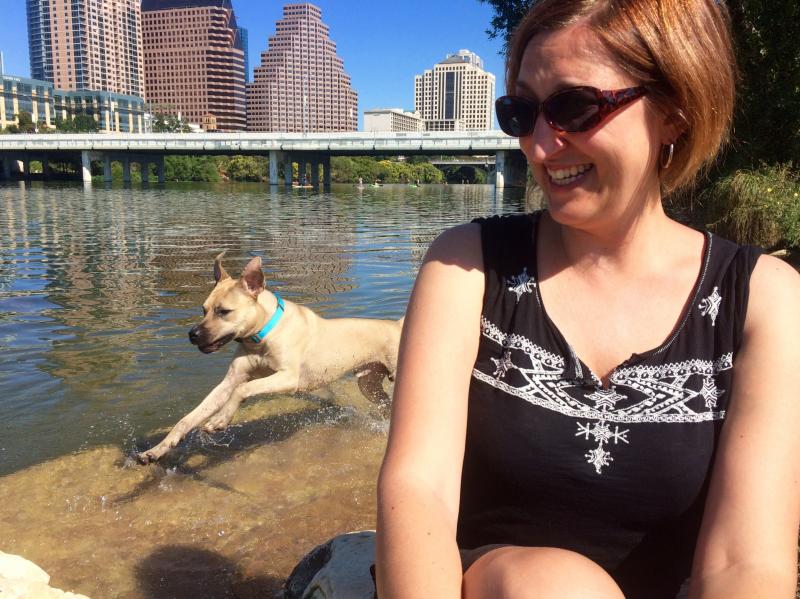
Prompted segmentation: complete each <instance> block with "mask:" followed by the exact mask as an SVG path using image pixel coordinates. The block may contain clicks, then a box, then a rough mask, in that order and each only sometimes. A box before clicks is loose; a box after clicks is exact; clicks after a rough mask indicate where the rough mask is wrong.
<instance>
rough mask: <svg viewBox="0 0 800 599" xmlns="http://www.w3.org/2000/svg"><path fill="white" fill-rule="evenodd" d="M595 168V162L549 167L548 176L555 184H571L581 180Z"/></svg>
mask: <svg viewBox="0 0 800 599" xmlns="http://www.w3.org/2000/svg"><path fill="white" fill-rule="evenodd" d="M593 168H594V165H593V164H580V165H574V166H570V167H566V168H560V169H550V168H548V169H547V176H548V177H549V179H550V183H551V184H553V185H569V184H571V183H575V182H576V181H580V180H581V179H583V177H585V176H586V173H588V172H590V171H591V170H592V169H593Z"/></svg>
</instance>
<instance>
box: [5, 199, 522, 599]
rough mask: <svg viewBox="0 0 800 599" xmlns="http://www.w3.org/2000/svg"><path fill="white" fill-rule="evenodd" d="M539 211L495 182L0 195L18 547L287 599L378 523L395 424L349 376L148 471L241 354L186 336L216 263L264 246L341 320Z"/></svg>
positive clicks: (139, 593)
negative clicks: (442, 252)
mask: <svg viewBox="0 0 800 599" xmlns="http://www.w3.org/2000/svg"><path fill="white" fill-rule="evenodd" d="M521 209H522V197H521V192H519V191H516V190H507V191H506V192H505V193H503V192H501V193H500V194H499V195H496V194H495V191H494V189H493V188H492V187H489V186H427V187H426V186H423V187H420V188H408V187H405V186H385V187H383V188H380V189H372V188H370V189H365V190H361V191H359V190H356V189H354V188H353V187H351V186H341V187H336V186H335V187H334V189H333V191H332V193H330V194H314V193H310V192H304V191H283V190H280V191H274V192H270V191H269V190H268V188H265V187H263V186H261V185H237V186H233V185H224V186H200V185H186V186H180V185H174V186H167V187H166V188H150V189H146V190H143V189H141V188H134V189H122V188H111V189H104V188H102V187H101V188H98V187H95V188H94V189H85V188H83V187H82V186H52V185H44V184H36V183H34V184H27V185H26V184H22V183H19V184H16V183H14V184H7V185H0V418H2V422H3V426H2V427H0V551H4V552H7V553H14V554H19V555H22V556H24V557H26V558H28V559H30V560H32V561H34V562H36V563H38V564H39V565H41V566H42V567H43V568H44V569H45V570H46V571H47V572H48V573H50V575H51V577H52V578H51V584H52V585H53V586H56V587H59V588H63V589H66V590H73V591H76V592H80V593H83V594H86V595H89V596H90V597H92V598H93V599H98V598H101V597H125V598H156V597H158V598H161V597H200V596H202V597H210V598H215V597H264V596H267V597H269V596H272V595H273V594H274V593H275V592H277V591H278V590H279V589H280V586H281V583H282V581H283V579H284V578H285V577H286V576H287V575H288V573H289V572H290V570H291V568H292V567H293V566H294V564H295V563H296V562H297V560H298V559H299V558H300V557H302V555H304V554H305V553H306V552H307V551H309V550H310V549H311V548H312V547H314V546H315V545H317V544H318V543H320V542H323V541H325V540H327V539H328V538H329V537H331V536H334V535H335V534H338V533H341V532H344V531H347V530H355V529H362V528H372V527H374V517H375V507H374V481H375V476H376V473H377V468H378V465H379V462H380V459H381V456H382V453H383V449H384V445H385V441H386V429H387V422H386V421H385V420H383V419H381V417H380V415H379V414H378V413H376V412H375V410H374V409H373V408H372V406H371V405H370V404H369V403H368V402H366V400H364V399H363V398H362V397H361V395H360V394H359V393H358V390H357V387H356V384H355V382H354V380H353V379H352V378H345V379H342V380H341V381H337V382H336V383H334V384H333V385H331V386H330V387H329V388H326V389H323V390H321V391H320V392H317V393H315V394H314V395H313V396H311V395H303V396H295V397H278V398H272V399H258V400H256V401H253V402H251V403H249V404H247V405H245V406H244V407H243V409H242V410H241V411H240V413H239V414H238V416H237V418H236V419H235V420H234V425H233V426H232V427H230V428H229V429H228V430H227V431H225V432H223V433H219V434H217V435H213V436H209V435H200V434H193V435H191V436H190V437H189V439H188V440H187V442H185V443H184V444H183V445H182V446H180V447H179V448H178V450H177V451H175V452H174V453H172V454H170V455H169V456H168V458H166V459H165V460H164V464H163V465H158V466H148V467H140V466H137V465H134V464H132V463H131V462H130V460H129V459H127V457H126V456H127V455H129V454H130V452H131V451H132V450H133V449H134V448H136V447H138V448H144V447H147V446H149V445H151V444H153V443H154V442H156V441H157V440H159V439H160V437H161V436H162V435H163V434H164V433H165V432H166V430H167V429H168V428H169V427H170V426H171V425H172V424H174V423H175V422H176V421H177V420H178V419H179V418H180V417H181V416H182V415H183V414H185V413H186V412H188V411H189V410H190V409H191V408H192V407H193V406H194V405H195V404H196V403H197V402H199V401H200V400H201V399H202V397H203V396H204V395H205V394H206V393H207V392H208V391H209V390H210V389H211V388H212V387H213V385H214V384H215V383H216V382H217V381H218V380H219V379H220V378H221V377H222V375H223V374H224V372H225V369H226V367H227V364H228V361H229V360H230V357H231V355H232V353H233V348H230V347H226V348H223V350H221V351H220V352H218V353H216V354H212V355H209V356H205V355H202V354H200V353H199V352H198V351H197V350H196V349H195V348H194V347H193V346H191V345H190V344H189V343H188V340H187V338H186V332H187V331H188V329H189V328H190V327H191V326H192V324H194V323H195V322H196V321H197V320H199V315H200V304H201V303H202V301H203V299H204V298H205V296H206V295H207V294H208V292H209V291H210V289H211V287H212V282H213V278H212V261H213V256H214V255H215V254H216V253H218V252H219V251H221V250H223V249H226V250H227V256H226V266H227V268H228V270H229V271H230V272H231V274H234V273H235V272H238V269H240V268H241V267H242V266H243V265H244V263H245V262H246V260H247V259H248V258H249V257H250V256H252V255H260V256H261V257H262V259H263V262H264V270H265V273H266V276H267V281H268V285H269V286H270V287H271V288H272V289H275V290H278V291H280V292H281V294H282V295H283V296H284V297H286V298H287V299H289V300H291V301H295V302H298V303H302V304H305V305H307V306H309V307H311V308H313V309H314V310H316V311H317V312H318V313H319V314H321V315H322V316H327V317H335V316H369V317H380V318H398V317H400V316H401V315H402V314H403V312H404V310H405V305H406V302H407V300H408V294H409V292H410V289H411V285H412V283H413V277H414V275H415V273H416V269H417V268H418V266H419V262H420V260H421V258H422V256H423V254H424V252H425V249H426V248H427V246H428V244H429V243H430V242H431V240H432V239H433V238H434V237H435V236H436V235H437V234H438V233H439V232H441V231H442V230H443V229H444V228H446V227H448V226H451V225H453V224H457V223H461V222H465V221H468V220H469V219H471V218H473V217H475V216H479V215H485V214H491V213H498V212H518V211H520V210H521Z"/></svg>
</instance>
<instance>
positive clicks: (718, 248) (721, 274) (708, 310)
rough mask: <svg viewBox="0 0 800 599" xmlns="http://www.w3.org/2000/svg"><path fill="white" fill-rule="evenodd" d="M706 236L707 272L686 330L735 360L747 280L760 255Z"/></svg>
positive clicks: (695, 337) (739, 340)
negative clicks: (724, 351) (726, 349)
mask: <svg viewBox="0 0 800 599" xmlns="http://www.w3.org/2000/svg"><path fill="white" fill-rule="evenodd" d="M708 235H709V243H710V244H711V251H710V256H709V261H708V265H707V272H706V273H705V276H704V277H703V281H702V284H701V288H700V290H699V292H698V294H697V297H696V300H695V303H694V305H693V306H692V307H691V313H690V320H691V321H690V323H688V324H689V327H688V328H689V329H690V330H691V331H692V335H691V336H692V338H694V339H701V338H706V339H709V338H711V339H714V341H715V343H714V344H715V346H716V347H717V348H723V347H724V348H728V349H729V351H731V353H732V356H735V355H736V353H737V351H738V349H739V346H740V345H741V342H742V335H743V331H744V321H745V317H746V316H747V304H748V298H749V295H750V276H751V275H752V273H753V268H755V264H756V262H757V261H758V257H759V256H760V255H761V254H762V253H763V251H762V250H761V249H759V248H757V247H753V246H748V245H743V246H740V245H737V244H736V243H733V242H731V241H728V240H727V239H723V238H721V237H718V236H716V235H714V234H710V233H709V234H708Z"/></svg>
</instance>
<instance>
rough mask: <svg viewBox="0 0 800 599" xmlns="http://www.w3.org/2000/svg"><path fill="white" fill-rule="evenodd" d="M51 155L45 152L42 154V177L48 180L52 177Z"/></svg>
mask: <svg viewBox="0 0 800 599" xmlns="http://www.w3.org/2000/svg"><path fill="white" fill-rule="evenodd" d="M50 174H51V173H50V157H49V156H48V155H47V154H45V155H44V156H42V179H44V180H45V181H47V180H48V179H50Z"/></svg>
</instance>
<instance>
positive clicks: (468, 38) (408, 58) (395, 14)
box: [0, 0, 504, 125]
mask: <svg viewBox="0 0 800 599" xmlns="http://www.w3.org/2000/svg"><path fill="white" fill-rule="evenodd" d="M314 4H316V5H317V6H319V7H320V8H321V9H322V20H323V21H324V22H325V23H327V24H328V26H329V27H330V31H331V39H333V41H334V42H336V44H337V51H338V54H339V56H340V57H341V58H342V60H344V66H345V70H346V71H347V73H348V74H349V75H350V77H351V78H352V80H353V87H354V88H355V89H356V91H357V92H358V108H359V125H360V123H361V120H362V118H361V113H362V112H363V111H364V110H365V109H370V108H404V109H406V110H409V109H413V107H414V75H415V74H420V73H422V71H423V70H424V69H429V68H432V67H433V65H434V64H435V63H437V62H439V61H440V60H441V59H443V58H444V57H445V56H446V55H447V54H450V53H452V52H457V51H458V50H460V49H463V48H466V49H468V50H471V51H473V52H475V53H476V54H478V55H479V56H480V57H481V58H483V60H484V66H485V67H486V69H487V70H488V71H489V72H491V73H493V74H494V75H495V77H496V78H497V86H496V95H497V96H500V95H502V94H503V89H504V85H503V58H502V56H501V55H500V54H499V52H500V50H501V48H502V42H501V41H500V40H490V39H489V36H488V35H486V29H487V28H488V27H489V23H490V21H491V19H492V11H491V8H490V7H489V6H488V5H486V4H481V3H480V2H478V0H405V1H403V2H397V1H393V2H385V1H383V0H360V1H357V0H317V1H316V2H314ZM0 5H2V9H3V10H2V14H3V21H2V24H0V51H2V52H3V54H4V57H5V70H6V73H8V74H12V75H19V76H23V77H25V76H29V75H30V66H29V64H28V35H27V24H26V22H25V0H0ZM283 5H284V2H282V1H281V2H278V1H275V0H233V6H234V10H235V11H236V18H237V20H238V22H239V25H240V26H241V27H246V28H247V29H248V30H249V42H250V52H249V54H250V68H251V70H252V69H253V68H254V67H255V66H257V65H258V64H259V62H260V55H261V52H262V51H264V50H266V48H267V38H268V37H269V36H270V35H273V34H274V33H275V21H277V20H278V19H280V18H281V14H282V7H283Z"/></svg>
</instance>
